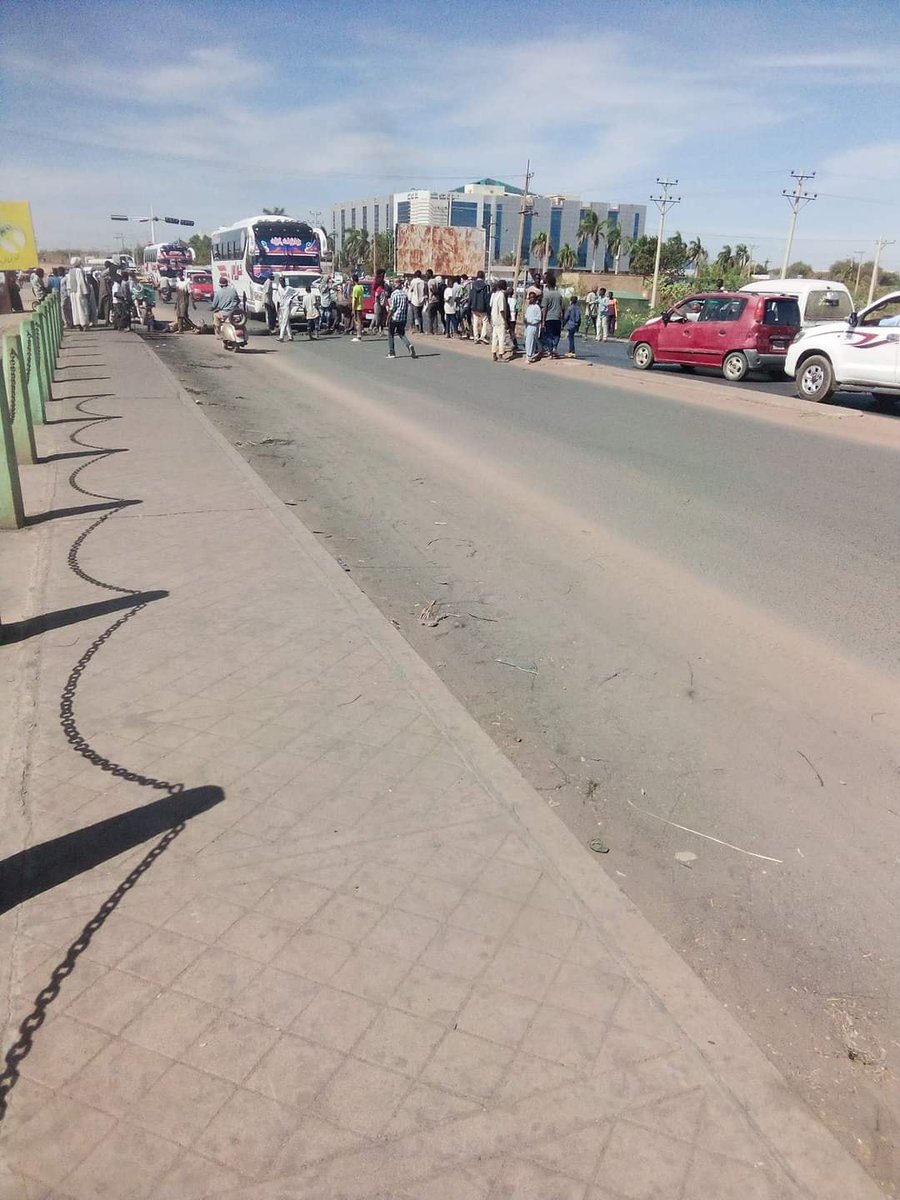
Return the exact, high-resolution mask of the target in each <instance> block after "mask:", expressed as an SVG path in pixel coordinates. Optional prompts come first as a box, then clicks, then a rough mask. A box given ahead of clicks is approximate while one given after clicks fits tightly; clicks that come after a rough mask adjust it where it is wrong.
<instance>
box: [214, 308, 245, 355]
mask: <svg viewBox="0 0 900 1200" xmlns="http://www.w3.org/2000/svg"><path fill="white" fill-rule="evenodd" d="M217 332H218V335H219V339H220V340H221V342H222V345H223V346H224V347H225V349H226V350H243V349H245V348H246V345H247V318H246V317H245V316H244V314H243V313H242V312H233V313H229V314H228V316H227V317H226V318H225V320H224V321H222V322H221V324H220V325H219V328H218V330H217Z"/></svg>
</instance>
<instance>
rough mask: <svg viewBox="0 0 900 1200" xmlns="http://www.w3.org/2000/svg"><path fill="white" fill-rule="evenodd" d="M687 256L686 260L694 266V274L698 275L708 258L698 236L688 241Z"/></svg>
mask: <svg viewBox="0 0 900 1200" xmlns="http://www.w3.org/2000/svg"><path fill="white" fill-rule="evenodd" d="M687 258H688V262H689V263H690V264H691V266H692V267H693V268H694V274H695V275H699V274H700V272H701V270H702V269H703V266H704V264H705V263H706V262H707V261H708V260H709V255H708V254H707V253H706V248H705V247H704V245H703V243H702V242H701V241H700V239H699V238H694V240H693V241H692V242H689V243H688V248H687Z"/></svg>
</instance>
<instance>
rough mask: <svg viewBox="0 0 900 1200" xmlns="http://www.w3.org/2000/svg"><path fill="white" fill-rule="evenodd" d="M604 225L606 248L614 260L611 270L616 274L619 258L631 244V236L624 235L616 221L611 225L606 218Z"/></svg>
mask: <svg viewBox="0 0 900 1200" xmlns="http://www.w3.org/2000/svg"><path fill="white" fill-rule="evenodd" d="M604 225H605V226H606V250H607V253H608V254H611V255H612V256H613V259H614V260H615V265H614V267H613V270H614V271H615V273H616V274H617V275H618V273H619V260H620V259H621V257H622V255H623V254H627V253H628V249H629V247H630V246H631V238H629V237H626V236H625V234H624V233H623V232H622V226H621V225H620V224H619V223H618V221H616V222H615V224H612V225H611V224H610V222H609V221H608V220H607V221H605V222H604Z"/></svg>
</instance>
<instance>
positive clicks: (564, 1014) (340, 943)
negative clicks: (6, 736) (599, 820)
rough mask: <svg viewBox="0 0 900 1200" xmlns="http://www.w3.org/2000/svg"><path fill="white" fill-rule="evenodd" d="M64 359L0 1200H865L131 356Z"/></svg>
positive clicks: (10, 854) (674, 967)
mask: <svg viewBox="0 0 900 1200" xmlns="http://www.w3.org/2000/svg"><path fill="white" fill-rule="evenodd" d="M62 364H63V369H62V371H61V372H60V376H59V377H60V378H61V379H64V380H65V381H66V382H65V383H63V384H61V385H57V388H56V394H57V395H63V396H69V397H70V398H69V399H67V400H64V401H63V402H62V403H55V402H54V403H53V404H52V405H51V409H52V412H53V415H54V417H55V418H57V419H64V420H65V421H66V422H67V423H65V424H59V425H58V426H57V427H56V428H50V429H47V430H40V431H39V436H40V443H41V444H40V449H41V451H42V452H43V453H44V454H56V455H59V456H62V457H60V458H59V459H58V461H56V462H55V463H54V464H50V465H45V466H42V467H38V468H32V469H31V470H32V471H34V472H43V473H44V474H45V475H46V473H48V472H51V471H56V472H58V477H57V480H56V485H55V491H54V495H53V499H52V502H51V506H52V510H53V514H54V516H53V519H50V520H46V521H42V522H39V523H36V524H34V525H32V526H31V527H30V528H29V529H27V530H25V531H23V532H22V533H20V534H15V535H9V536H10V537H16V538H22V539H26V543H27V540H29V539H30V540H31V541H32V542H33V543H34V545H33V546H32V547H31V549H32V551H33V560H34V561H35V562H36V563H38V564H39V566H40V564H43V566H40V569H41V570H42V571H45V572H46V578H45V579H44V578H43V577H42V578H41V579H40V580H39V588H38V591H37V600H36V602H35V601H32V602H31V603H32V604H33V603H37V605H38V607H37V609H33V610H32V612H33V611H42V612H45V613H50V614H55V615H53V616H52V617H51V619H49V620H48V621H47V623H46V624H47V628H45V630H44V631H43V632H36V631H35V630H34V629H33V628H32V627H31V626H29V625H28V624H25V623H23V624H20V625H19V626H18V627H17V633H18V636H19V638H20V640H19V641H18V642H17V643H16V644H13V645H11V646H5V647H3V649H2V651H0V653H2V655H3V656H4V674H3V678H4V679H6V680H11V679H12V678H13V675H14V674H15V672H17V671H18V672H19V673H20V674H22V673H27V681H28V687H26V688H25V689H24V690H23V692H22V693H21V695H20V698H19V700H18V702H17V703H18V713H17V715H16V717H15V724H14V727H13V728H14V744H13V745H12V748H11V752H10V754H11V761H12V762H13V763H14V764H15V766H16V771H8V772H7V773H6V781H7V791H8V792H9V795H8V797H7V799H8V810H7V813H6V815H5V819H4V822H3V825H2V827H0V828H2V837H3V845H2V848H0V852H2V855H3V857H4V859H5V860H6V862H5V863H4V867H5V875H4V883H3V886H2V889H0V891H2V897H3V900H4V906H3V907H6V906H7V905H8V904H9V905H11V907H9V911H7V912H5V914H4V915H3V916H2V917H0V953H3V954H4V955H5V957H8V958H9V959H10V961H11V964H12V965H11V969H12V978H11V980H10V983H9V988H8V994H9V1012H8V1016H9V1021H8V1026H7V1028H6V1030H5V1035H4V1037H5V1040H4V1052H6V1050H7V1049H8V1048H9V1047H12V1051H11V1053H10V1055H9V1056H8V1059H7V1062H8V1066H7V1071H6V1073H5V1075H4V1076H3V1077H2V1079H0V1101H2V1102H3V1103H5V1104H6V1105H7V1115H6V1121H5V1124H4V1134H3V1137H4V1141H3V1146H2V1153H0V1196H2V1197H3V1198H4V1200H101V1198H106V1197H109V1198H110V1200H112V1198H115V1200H127V1198H131V1197H133V1198H139V1197H141V1198H148V1200H199V1198H200V1197H207V1196H215V1197H216V1198H217V1200H306V1198H310V1200H312V1198H316V1200H338V1198H342V1197H346V1198H348V1200H349V1198H370V1200H371V1198H375V1197H383V1198H385V1200H386V1198H388V1197H390V1198H391V1200H432V1198H433V1200H499V1198H500V1197H510V1198H513V1197H514V1198H516V1200H520V1198H521V1200H527V1198H529V1197H534V1198H535V1200H538V1198H540V1200H553V1198H561V1200H563V1198H564V1200H650V1198H659V1200H676V1198H678V1200H764V1198H765V1200H773V1198H776V1197H777V1198H779V1200H780V1198H787V1197H792V1198H793V1197H798V1198H799V1197H808V1198H810V1200H812V1198H815V1200H838V1198H840V1200H869V1198H871V1200H875V1198H876V1197H878V1196H879V1195H881V1193H880V1192H879V1191H878V1189H877V1188H876V1187H875V1186H874V1184H872V1183H871V1182H870V1180H869V1179H868V1178H867V1176H865V1175H864V1174H863V1172H862V1171H861V1169H860V1168H858V1167H857V1166H856V1164H855V1163H853V1162H852V1161H851V1160H850V1159H849V1158H848V1157H847V1155H846V1154H845V1153H844V1151H843V1150H842V1149H841V1148H840V1147H839V1146H838V1144H837V1143H836V1142H835V1141H834V1139H833V1138H832V1137H831V1136H830V1135H829V1134H828V1133H827V1132H826V1131H825V1130H824V1129H823V1128H822V1127H821V1126H820V1125H819V1124H818V1122H817V1121H816V1120H815V1118H814V1117H813V1116H812V1115H811V1114H810V1113H809V1112H808V1110H806V1109H805V1108H804V1107H803V1106H802V1105H801V1104H800V1103H799V1102H798V1101H797V1100H796V1099H795V1098H794V1097H793V1095H792V1094H791V1092H790V1091H789V1089H788V1088H787V1087H786V1085H785V1084H784V1082H783V1081H782V1079H781V1078H780V1076H779V1075H778V1074H777V1072H775V1071H774V1070H773V1068H772V1067H771V1066H769V1064H768V1063H767V1062H766V1061H765V1059H763V1057H762V1056H761V1055H760V1054H759V1053H758V1051H757V1050H756V1049H755V1048H754V1047H753V1046H752V1044H751V1043H750V1042H749V1041H748V1039H747V1038H746V1037H745V1036H744V1035H743V1033H742V1032H741V1031H740V1029H739V1028H738V1026H737V1025H736V1024H735V1023H734V1022H733V1021H732V1019H731V1017H730V1016H729V1015H728V1014H727V1013H726V1012H725V1011H724V1010H723V1009H722V1008H721V1006H719V1005H718V1004H717V1003H716V1002H715V1001H714V1000H713V999H712V997H711V996H710V995H709V994H708V993H707V992H706V991H705V989H704V988H703V986H702V985H701V984H700V983H699V981H698V980H697V979H696V978H695V977H694V976H693V975H692V974H691V972H690V971H689V970H688V969H687V968H686V967H685V966H684V964H683V963H682V962H681V960H680V959H678V957H677V956H676V955H675V954H673V952H672V951H671V950H670V949H669V948H668V947H667V946H666V945H665V944H664V943H663V941H662V940H661V939H660V938H659V937H658V935H656V934H655V933H654V931H653V930H652V929H650V927H649V926H648V925H647V923H646V922H645V921H644V920H643V918H641V917H640V915H639V914H638V913H636V911H635V910H634V909H633V908H632V907H631V906H630V905H629V904H628V903H627V901H625V900H624V898H623V897H622V896H621V894H620V893H619V892H618V890H617V889H616V888H615V887H614V885H613V884H612V883H611V882H610V881H609V880H608V879H607V877H606V876H605V875H604V874H603V872H602V871H601V870H600V869H599V868H598V865H597V863H596V861H595V860H594V859H593V857H592V856H591V855H590V853H589V852H588V851H587V850H586V849H584V848H583V847H581V846H580V845H579V844H578V843H577V842H576V841H574V840H573V838H572V837H571V835H570V834H569V833H568V832H567V831H566V830H565V828H564V827H563V825H562V824H561V822H559V821H558V820H557V818H556V817H555V816H554V814H553V813H552V812H551V811H550V810H548V808H547V806H546V804H545V803H544V801H543V800H542V799H541V798H540V797H539V796H538V795H537V793H535V792H534V791H533V790H532V789H531V788H530V787H529V786H528V785H527V784H526V783H525V782H524V781H523V780H522V779H521V777H520V776H519V775H518V774H517V773H516V771H515V770H514V769H513V768H512V766H511V765H510V764H509V763H508V762H507V761H506V760H505V759H504V758H503V756H502V755H501V754H500V753H499V751H498V750H497V749H496V748H495V747H494V745H493V743H492V742H490V740H489V739H488V738H487V737H486V736H485V735H484V734H483V733H482V732H481V730H480V729H479V728H478V727H477V726H476V724H475V723H474V722H473V721H472V720H471V719H470V718H469V717H468V716H467V714H466V713H465V712H464V711H463V710H462V709H461V708H460V706H459V705H458V704H457V703H456V702H455V700H453V698H452V697H451V696H450V695H449V693H448V692H447V691H446V689H445V688H444V686H443V684H442V683H441V682H440V681H439V680H438V679H437V678H436V677H435V676H434V675H433V674H432V673H431V672H430V671H429V670H428V668H426V667H425V666H424V664H423V663H422V662H421V660H419V659H418V658H417V656H416V655H415V654H414V653H413V652H412V650H410V648H409V647H408V646H407V645H406V643H405V642H404V641H403V640H402V638H401V637H400V635H399V634H398V633H396V632H395V631H394V630H393V629H392V628H391V627H390V625H388V624H387V622H385V621H384V619H383V618H382V617H381V616H380V614H378V612H377V611H376V610H375V609H374V607H373V606H372V605H371V604H370V603H369V602H368V600H367V599H366V598H365V597H364V596H363V595H362V593H360V592H359V591H358V589H357V588H356V586H355V584H354V583H353V580H352V578H348V577H347V576H346V575H345V574H344V573H343V572H342V571H341V569H340V567H339V566H338V565H337V564H336V563H335V562H334V561H333V560H332V559H331V558H330V557H329V556H328V555H327V554H326V553H325V551H323V550H322V549H321V547H320V546H319V545H318V543H317V542H316V540H315V538H314V537H313V536H312V535H311V534H310V533H309V532H308V531H306V530H305V528H304V527H303V526H302V525H301V524H300V523H299V522H298V521H297V519H296V514H295V513H294V511H293V510H292V509H288V508H285V507H284V506H282V505H281V503H280V502H279V501H277V500H276V499H275V498H274V496H272V494H271V493H270V492H269V491H268V490H267V489H266V488H265V487H264V486H263V484H262V483H261V482H260V481H259V480H258V479H257V478H256V476H255V475H253V473H252V472H251V471H250V469H249V468H248V467H247V466H246V465H245V464H244V463H243V461H242V460H241V459H240V458H239V457H238V456H237V454H236V452H235V451H233V450H232V449H231V448H230V447H228V446H227V444H226V443H224V442H223V441H222V439H221V438H220V437H219V435H218V434H217V433H215V432H214V431H213V430H212V429H211V427H210V426H209V425H208V424H207V422H206V420H205V418H204V416H203V414H202V410H199V409H197V408H196V407H195V406H194V405H193V404H192V403H191V402H190V399H189V397H187V396H186V395H185V394H184V393H183V392H182V391H181V390H180V389H179V388H178V386H177V385H176V383H175V382H174V380H173V379H172V377H171V376H170V375H169V374H168V373H167V372H166V370H165V369H164V368H163V367H162V366H161V364H160V363H159V362H158V361H157V359H156V358H155V357H154V355H153V354H152V353H151V351H149V350H148V348H147V347H146V346H144V345H143V344H142V343H141V342H140V340H139V339H138V338H137V337H136V336H134V335H118V334H112V333H107V332H105V331H98V332H93V331H89V332H87V333H85V334H69V335H68V336H67V338H66V340H65V343H64V348H63V352H62ZM228 368H229V362H228V360H227V358H226V357H225V356H224V355H223V356H222V369H223V370H227V369H228ZM76 405H78V406H80V411H79V410H76ZM93 414H104V415H106V416H109V417H110V418H111V419H109V420H105V421H104V420H99V421H98V422H97V423H95V424H93V425H90V424H89V420H90V419H91V418H92V417H93ZM82 415H84V418H85V419H84V423H83V424H79V423H74V422H73V423H69V422H70V421H71V419H72V418H75V417H79V416H82ZM70 433H71V434H72V435H73V436H72V441H71V442H70V441H69V435H70ZM94 446H100V447H107V448H109V449H110V450H111V451H112V452H111V453H109V454H106V455H104V456H101V457H92V456H91V455H88V454H85V449H86V448H88V447H94ZM81 455H84V456H83V457H76V456H81ZM73 471H74V472H75V474H74V475H73V477H72V480H71V482H70V481H69V473H70V472H73ZM73 484H74V486H72V485H73ZM32 492H33V493H34V489H32ZM110 497H115V498H121V500H122V501H123V503H121V504H117V502H116V501H115V500H113V501H111V500H110V499H109V498H110ZM110 504H112V505H113V507H109V506H110ZM32 511H33V510H32ZM92 523H93V525H92ZM88 529H90V532H88V533H87V536H85V535H84V531H85V530H88ZM26 543H20V545H21V544H26ZM9 545H10V543H9V542H8V541H5V540H4V539H0V567H2V566H3V563H4V555H8V554H9V553H10V551H9ZM7 590H8V589H7ZM22 595H23V597H24V596H25V588H24V585H23V588H22ZM5 602H6V605H7V609H6V611H4V614H3V615H4V621H5V622H7V623H8V622H10V621H16V620H19V621H21V622H25V620H26V618H27V617H28V616H30V615H31V613H29V612H28V611H25V605H26V600H24V599H23V600H22V602H21V607H22V611H20V612H16V611H10V608H9V606H10V604H11V603H12V604H13V607H14V605H15V601H10V600H9V599H7V600H6V601H5ZM98 605H99V606H101V607H100V608H99V609H98V608H93V609H92V608H87V609H84V610H81V611H73V609H78V608H79V606H98ZM30 635H34V636H30ZM29 689H32V690H29ZM0 766H2V764H0ZM17 774H18V775H20V776H23V782H22V786H21V787H19V786H17V785H16V782H15V781H16V775H17ZM20 792H23V793H24V794H19V793H20ZM23 846H24V847H27V849H24V850H23ZM23 897H24V898H23ZM4 1015H6V1014H4Z"/></svg>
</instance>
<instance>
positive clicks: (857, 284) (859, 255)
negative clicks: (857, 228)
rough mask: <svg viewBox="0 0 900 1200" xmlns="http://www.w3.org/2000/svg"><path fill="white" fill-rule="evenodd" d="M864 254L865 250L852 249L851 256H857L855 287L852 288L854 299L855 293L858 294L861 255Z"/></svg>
mask: <svg viewBox="0 0 900 1200" xmlns="http://www.w3.org/2000/svg"><path fill="white" fill-rule="evenodd" d="M864 254H865V250H854V251H853V257H854V258H857V257H858V258H859V262H858V263H857V264H856V287H855V288H854V289H853V297H854V299H856V296H857V294H858V292H859V277H860V275H861V274H862V267H863V255H864Z"/></svg>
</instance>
